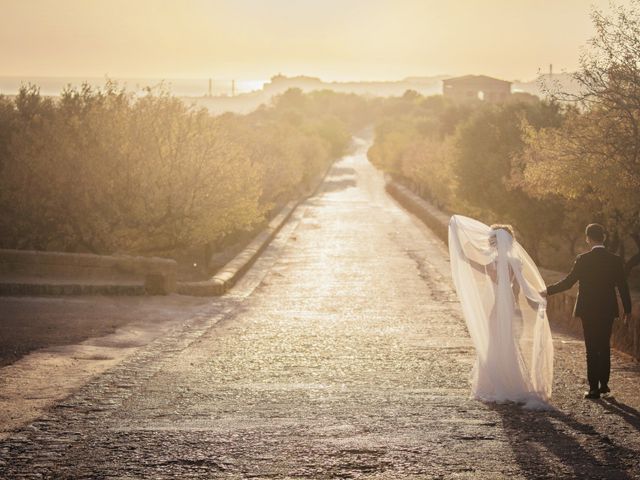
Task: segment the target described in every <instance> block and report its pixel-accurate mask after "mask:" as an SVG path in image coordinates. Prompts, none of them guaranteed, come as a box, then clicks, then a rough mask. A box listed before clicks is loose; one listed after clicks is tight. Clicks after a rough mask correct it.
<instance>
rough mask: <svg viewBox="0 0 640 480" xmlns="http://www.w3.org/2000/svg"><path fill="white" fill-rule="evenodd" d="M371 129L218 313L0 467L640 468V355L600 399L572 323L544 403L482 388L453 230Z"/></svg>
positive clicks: (123, 473)
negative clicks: (381, 162) (409, 197)
mask: <svg viewBox="0 0 640 480" xmlns="http://www.w3.org/2000/svg"><path fill="white" fill-rule="evenodd" d="M366 147H367V145H366V144H365V143H363V142H361V145H360V148H359V150H358V151H357V152H356V153H355V154H353V155H351V156H347V157H345V158H343V159H342V160H341V161H339V162H338V163H337V164H336V165H335V166H334V167H333V169H332V171H331V173H330V175H329V176H328V177H327V179H326V181H325V183H324V184H323V186H322V188H321V190H320V192H319V193H318V194H317V195H316V196H314V197H312V198H311V199H309V200H308V201H306V202H305V203H304V204H303V205H302V206H301V207H299V208H298V210H297V211H296V212H295V214H294V216H293V217H292V219H291V220H290V221H289V222H288V224H287V225H286V226H285V227H284V228H283V230H282V231H281V232H280V234H279V235H278V236H277V238H276V239H275V240H274V242H273V243H272V244H271V246H270V247H269V248H268V249H267V251H266V252H265V254H264V255H263V256H262V257H261V258H260V259H259V260H258V261H257V263H256V264H255V265H254V267H253V268H252V269H251V270H250V271H249V272H248V274H247V275H246V276H245V277H244V278H243V280H242V281H241V282H240V283H239V284H238V285H237V286H236V287H235V288H234V289H233V290H232V291H231V292H230V293H229V294H228V295H226V296H225V297H222V298H220V299H216V300H213V301H212V309H211V314H210V315H208V316H205V317H203V316H200V317H197V318H195V319H194V320H193V321H192V322H190V323H188V324H187V325H186V326H185V327H184V328H181V329H177V330H175V331H173V332H172V333H170V334H167V335H164V336H163V337H161V338H159V339H157V340H156V341H154V342H153V343H151V344H150V345H148V346H147V347H145V348H143V349H141V350H140V351H139V352H137V353H136V354H134V355H132V356H131V357H130V358H128V359H127V360H125V361H123V362H122V363H121V364H119V365H118V366H116V367H114V368H112V369H111V370H109V371H107V372H106V373H104V374H102V375H101V376H99V377H98V378H97V379H95V380H94V381H92V382H90V383H89V384H87V385H85V386H84V387H82V388H81V389H79V390H78V391H77V392H76V393H74V394H73V395H71V396H70V397H69V398H68V399H66V400H64V401H63V402H59V403H58V404H56V405H55V406H54V407H53V408H52V409H50V410H49V411H48V412H47V413H46V414H45V415H43V416H42V418H40V419H39V420H37V421H35V422H33V423H32V424H31V425H29V426H27V427H25V428H24V429H22V430H20V431H17V432H15V433H14V434H13V435H11V436H10V437H9V438H7V439H4V440H2V441H0V476H1V477H2V478H11V479H19V478H181V479H183V478H230V479H234V478H238V479H240V478H308V479H319V478H376V479H378V478H385V479H386V478H388V479H403V478H416V479H417V478H420V479H422V478H451V479H477V478H487V479H500V478H505V479H506V478H620V479H626V478H640V460H639V457H640V455H639V454H640V413H639V412H638V409H640V398H639V392H640V369H639V368H638V364H637V363H634V362H632V361H630V360H628V359H626V358H625V357H622V356H619V355H617V356H616V358H615V359H614V371H613V375H612V382H611V386H612V388H613V390H614V394H615V397H614V398H611V399H608V400H602V401H596V402H593V401H585V400H583V399H582V398H581V393H582V391H583V389H584V388H585V381H584V378H583V377H584V371H583V369H584V359H583V356H584V351H583V347H582V345H581V343H580V342H579V341H577V340H575V339H572V338H570V337H566V336H563V335H560V334H556V335H555V338H556V342H555V343H556V353H557V358H556V380H555V390H554V399H553V406H554V409H553V410H551V411H546V412H531V411H525V410H523V409H521V408H520V407H519V406H516V405H492V404H484V403H481V402H478V401H475V400H473V399H471V398H470V397H469V374H470V370H471V366H472V362H473V348H472V346H471V343H470V340H469V338H468V335H467V332H466V328H465V326H464V322H463V320H462V317H461V313H460V310H459V307H458V303H457V300H456V297H455V293H454V292H453V290H452V287H451V283H450V279H449V271H448V263H447V254H446V250H445V247H444V246H443V245H442V244H441V242H440V241H439V240H438V239H437V238H436V237H435V236H434V235H433V234H432V233H431V232H430V231H429V230H428V229H426V228H425V227H424V226H423V225H422V224H421V223H420V222H419V221H418V220H416V219H415V218H413V217H412V216H411V215H409V214H408V213H406V212H405V211H404V210H403V209H402V208H401V207H399V206H398V205H397V204H396V203H395V202H394V201H393V200H392V199H391V198H390V197H389V196H388V195H387V194H386V193H385V191H384V180H383V178H382V176H381V174H380V173H379V172H377V171H376V170H375V169H374V168H373V167H372V166H371V165H370V164H369V163H368V162H367V160H366V154H365V152H366Z"/></svg>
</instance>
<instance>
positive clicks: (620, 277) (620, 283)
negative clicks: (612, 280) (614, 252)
mask: <svg viewBox="0 0 640 480" xmlns="http://www.w3.org/2000/svg"><path fill="white" fill-rule="evenodd" d="M617 270H618V271H617V272H616V287H618V293H620V299H621V300H622V306H623V307H624V313H626V314H629V313H631V295H630V294H629V284H628V283H627V276H626V275H625V274H624V264H623V263H622V259H620V260H619V262H618V268H617Z"/></svg>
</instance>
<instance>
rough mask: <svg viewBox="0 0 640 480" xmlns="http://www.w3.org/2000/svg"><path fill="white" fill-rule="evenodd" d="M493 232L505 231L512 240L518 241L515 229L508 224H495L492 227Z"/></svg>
mask: <svg viewBox="0 0 640 480" xmlns="http://www.w3.org/2000/svg"><path fill="white" fill-rule="evenodd" d="M491 230H505V231H506V232H507V233H508V234H509V235H511V238H513V239H514V240H515V239H516V235H515V234H514V233H513V227H512V226H511V225H508V224H506V223H494V224H493V225H491Z"/></svg>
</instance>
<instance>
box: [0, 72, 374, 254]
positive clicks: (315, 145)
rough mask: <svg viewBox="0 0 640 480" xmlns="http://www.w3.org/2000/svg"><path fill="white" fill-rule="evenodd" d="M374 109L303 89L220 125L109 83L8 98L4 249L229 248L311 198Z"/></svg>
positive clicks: (1, 198) (0, 199)
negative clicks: (234, 238) (240, 235)
mask: <svg viewBox="0 0 640 480" xmlns="http://www.w3.org/2000/svg"><path fill="white" fill-rule="evenodd" d="M365 104H366V102H365V101H364V100H363V99H361V98H359V97H356V96H354V95H346V94H337V93H333V92H328V91H325V92H314V93H310V94H303V93H302V92H300V91H299V90H291V91H288V92H286V93H285V94H283V95H281V96H280V97H278V98H276V99H275V100H274V101H273V103H272V104H271V105H269V106H264V107H261V108H259V109H258V110H256V111H255V112H253V113H251V114H248V115H235V114H225V115H221V116H213V115H210V114H209V113H208V112H207V111H206V110H204V109H197V108H194V107H190V106H188V105H186V104H185V103H183V102H182V101H180V100H179V99H177V98H175V97H172V96H171V95H169V94H168V93H167V92H165V91H162V90H153V89H149V90H148V91H147V93H146V95H144V96H141V97H136V96H134V95H133V94H132V93H130V92H127V91H126V90H125V89H124V88H121V87H119V86H118V85H117V84H116V83H113V82H107V83H106V85H105V86H104V87H103V88H99V89H94V88H91V87H90V86H88V85H83V86H81V87H79V88H71V87H70V88H67V89H65V90H64V91H63V92H62V93H61V95H60V96H59V97H57V98H49V97H44V96H42V95H41V94H40V93H39V90H38V88H37V87H36V86H25V87H23V88H22V89H21V90H20V91H19V93H18V94H17V95H16V96H15V97H7V96H0V212H1V214H0V231H2V235H1V236H0V242H1V243H0V246H1V247H2V248H19V249H37V250H56V251H67V252H92V253H100V254H109V253H114V252H120V253H136V254H145V255H146V254H160V255H162V254H166V253H167V252H171V251H175V250H177V249H184V248H191V247H194V246H207V245H208V246H211V245H216V244H219V243H220V242H222V241H224V239H225V238H227V237H228V236H230V235H233V234H234V233H236V232H239V231H246V230H250V229H252V228H254V227H255V226H256V225H259V224H260V223H261V222H263V221H264V220H265V218H267V217H268V216H269V215H270V213H271V212H272V211H273V210H274V209H275V208H277V207H278V206H280V205H282V204H284V203H285V202H287V201H288V200H290V199H293V198H296V197H298V196H299V195H300V194H301V192H303V191H304V190H305V189H306V188H307V187H308V185H309V184H310V183H311V182H312V181H313V180H314V179H315V178H317V177H318V176H319V175H320V174H321V173H322V172H323V171H324V170H325V169H326V167H327V166H328V165H329V164H330V163H331V162H332V161H333V160H334V159H335V158H337V157H338V156H339V155H341V154H342V153H343V152H344V151H345V150H346V148H347V146H348V144H349V141H350V137H351V134H352V132H353V130H354V129H356V128H359V127H361V126H362V125H363V123H364V122H366V121H367V120H366V118H365V112H366V107H365Z"/></svg>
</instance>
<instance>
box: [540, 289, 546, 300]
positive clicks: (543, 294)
mask: <svg viewBox="0 0 640 480" xmlns="http://www.w3.org/2000/svg"><path fill="white" fill-rule="evenodd" d="M540 296H541V297H542V298H547V289H546V288H545V289H544V290H542V291H541V292H540Z"/></svg>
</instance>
